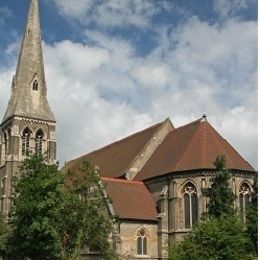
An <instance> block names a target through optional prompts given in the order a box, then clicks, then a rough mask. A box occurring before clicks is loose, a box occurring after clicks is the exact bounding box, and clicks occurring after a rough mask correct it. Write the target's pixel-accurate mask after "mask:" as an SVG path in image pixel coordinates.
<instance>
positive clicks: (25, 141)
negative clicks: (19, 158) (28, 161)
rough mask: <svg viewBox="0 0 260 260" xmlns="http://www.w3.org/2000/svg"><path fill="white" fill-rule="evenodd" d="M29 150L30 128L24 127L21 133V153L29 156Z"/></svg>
mask: <svg viewBox="0 0 260 260" xmlns="http://www.w3.org/2000/svg"><path fill="white" fill-rule="evenodd" d="M29 151H30V129H29V128H25V129H24V130H23V133H22V155H23V156H26V157H27V156H29Z"/></svg>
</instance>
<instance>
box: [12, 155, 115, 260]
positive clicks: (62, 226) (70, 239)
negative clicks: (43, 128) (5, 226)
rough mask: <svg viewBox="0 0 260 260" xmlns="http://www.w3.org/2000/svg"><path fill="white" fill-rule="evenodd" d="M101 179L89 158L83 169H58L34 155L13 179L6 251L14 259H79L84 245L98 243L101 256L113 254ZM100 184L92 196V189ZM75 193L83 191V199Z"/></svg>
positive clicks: (111, 256) (109, 224)
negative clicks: (101, 189) (75, 170)
mask: <svg viewBox="0 0 260 260" xmlns="http://www.w3.org/2000/svg"><path fill="white" fill-rule="evenodd" d="M99 183H100V179H99V176H98V174H97V173H96V171H95V169H94V168H93V167H92V166H91V164H90V163H85V164H84V166H83V168H82V174H80V175H74V174H73V173H70V172H69V173H66V174H64V173H62V172H60V171H59V170H58V167H57V165H55V164H51V165H50V164H48V163H46V162H45V161H44V159H43V158H41V157H38V156H36V155H35V156H32V157H31V158H29V159H26V160H25V161H24V163H23V164H22V165H21V167H20V172H19V175H18V176H17V177H16V178H15V179H14V181H13V185H14V189H15V191H16V192H15V194H14V200H13V207H12V209H11V214H10V217H11V220H10V226H11V228H12V233H11V235H10V237H9V240H8V256H9V257H10V258H12V259H16V258H17V256H19V260H20V259H21V260H22V259H32V260H34V259H35V260H36V259H37V260H41V259H45V260H46V259H52V260H55V259H66V260H67V259H78V257H79V256H80V252H81V251H82V249H83V247H85V246H86V245H89V246H92V245H93V246H96V247H98V249H99V250H100V253H101V255H102V256H104V258H105V259H116V256H115V255H114V252H113V250H111V248H110V244H109V243H108V236H109V235H110V233H111V232H112V224H111V221H110V219H109V216H108V215H106V214H104V212H107V211H106V203H105V200H104V198H103V196H102V193H101V192H100V186H99ZM93 189H98V191H99V193H97V197H95V198H94V199H93V197H92V196H90V195H91V194H90V193H89V191H90V190H93ZM79 192H81V193H84V194H86V196H85V197H84V199H82V197H81V196H79Z"/></svg>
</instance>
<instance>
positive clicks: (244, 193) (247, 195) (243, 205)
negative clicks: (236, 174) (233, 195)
mask: <svg viewBox="0 0 260 260" xmlns="http://www.w3.org/2000/svg"><path fill="white" fill-rule="evenodd" d="M250 201H251V188H250V186H249V185H248V184H247V183H242V185H241V186H240V189H239V209H240V213H241V216H242V218H243V221H244V222H246V212H247V210H248V206H249V203H250Z"/></svg>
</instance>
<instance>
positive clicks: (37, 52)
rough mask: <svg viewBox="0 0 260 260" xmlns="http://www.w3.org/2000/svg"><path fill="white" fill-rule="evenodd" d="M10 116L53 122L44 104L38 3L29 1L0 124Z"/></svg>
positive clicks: (47, 106) (45, 103)
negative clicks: (16, 61) (20, 43)
mask: <svg viewBox="0 0 260 260" xmlns="http://www.w3.org/2000/svg"><path fill="white" fill-rule="evenodd" d="M13 116H21V117H26V118H33V119H39V120H45V121H55V118H54V115H53V113H52V111H51V109H50V106H49V103H48V100H47V87H46V82H45V74H44V64H43V54H42V44H41V28H40V15H39V2H38V0H30V6H29V12H28V18H27V23H26V26H25V31H24V36H23V41H22V47H21V50H20V55H19V60H18V65H17V69H16V75H15V76H14V77H13V82H12V90H11V97H10V100H9V103H8V107H7V110H6V113H5V115H4V118H3V121H2V123H4V122H6V121H7V120H8V119H9V118H11V117H13Z"/></svg>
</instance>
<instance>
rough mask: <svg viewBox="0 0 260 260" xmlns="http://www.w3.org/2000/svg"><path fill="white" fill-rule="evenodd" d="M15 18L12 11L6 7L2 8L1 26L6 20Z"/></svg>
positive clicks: (0, 7)
mask: <svg viewBox="0 0 260 260" xmlns="http://www.w3.org/2000/svg"><path fill="white" fill-rule="evenodd" d="M12 16H13V13H12V11H11V10H10V9H9V8H8V7H6V6H0V25H3V24H4V23H5V19H7V18H10V17H12Z"/></svg>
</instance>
